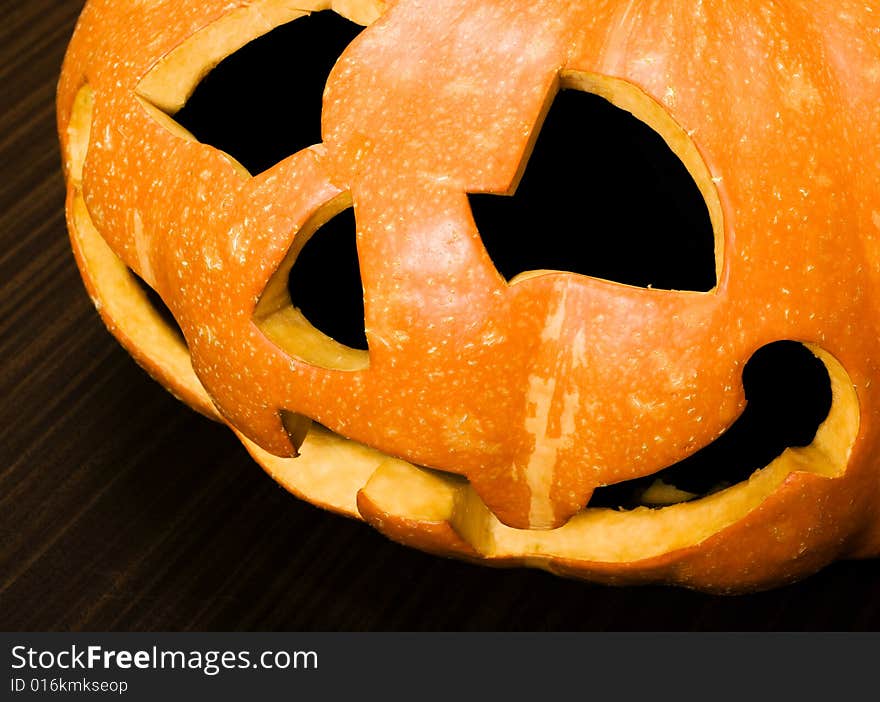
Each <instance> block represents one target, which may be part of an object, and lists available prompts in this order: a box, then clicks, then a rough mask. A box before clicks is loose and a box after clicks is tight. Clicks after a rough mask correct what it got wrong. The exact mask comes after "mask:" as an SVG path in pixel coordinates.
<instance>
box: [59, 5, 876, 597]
mask: <svg viewBox="0 0 880 702" xmlns="http://www.w3.org/2000/svg"><path fill="white" fill-rule="evenodd" d="M329 4H330V3H329V2H318V1H316V0H310V1H309V2H298V3H292V2H283V1H282V0H261V1H260V2H250V3H246V2H226V1H223V2H221V1H215V0H209V1H205V0H200V1H199V2H195V1H194V0H177V1H167V2H156V3H149V4H145V3H131V4H128V3H126V4H119V3H112V2H110V1H109V0H92V1H90V2H89V3H88V4H87V6H86V8H85V10H84V12H83V14H82V17H81V19H80V22H79V25H78V27H77V30H76V32H75V35H74V37H73V39H72V42H71V45H70V49H69V51H68V55H67V58H66V61H65V64H64V68H63V72H62V76H61V81H60V84H59V90H58V124H59V133H60V135H61V141H62V148H63V151H64V156H65V172H66V176H67V182H68V198H67V211H68V221H69V227H70V230H71V240H72V243H73V249H74V253H75V255H76V257H77V262H78V264H79V266H80V269H81V271H82V273H83V278H84V280H85V284H86V287H87V288H88V290H89V293H90V295H91V296H92V298H93V299H94V300H95V301H96V304H97V306H98V307H99V310H100V311H101V314H102V316H103V318H104V320H105V322H106V323H107V324H108V326H109V328H110V329H111V331H112V332H113V333H114V334H115V335H116V336H117V337H118V338H119V339H120V341H121V342H122V343H123V344H124V345H125V347H126V348H127V349H128V350H129V352H130V353H131V354H132V355H133V356H134V357H135V359H136V360H137V361H138V362H139V363H140V364H141V365H143V366H144V367H145V368H146V369H147V370H148V371H149V372H150V373H151V374H152V375H153V376H154V377H156V378H157V380H159V381H160V382H162V383H163V384H164V385H165V386H166V387H167V388H169V389H170V390H171V391H172V392H174V393H175V394H176V395H177V396H179V397H180V398H181V399H183V400H184V401H185V402H186V403H188V404H189V405H191V406H192V407H194V408H196V409H198V410H200V411H202V412H203V413H205V414H207V415H209V416H212V417H214V418H215V419H218V420H220V421H224V422H226V423H228V424H229V425H230V426H231V427H232V428H233V429H234V430H235V431H236V433H237V434H238V435H239V436H240V437H241V438H242V440H243V441H244V442H245V445H246V446H247V447H248V450H249V451H251V453H252V454H253V455H254V456H255V457H256V458H257V460H258V461H259V462H260V463H261V464H262V465H263V466H264V467H265V468H266V469H267V470H268V471H269V472H270V473H271V474H272V475H273V476H274V477H275V478H276V479H278V480H279V482H281V483H282V484H283V485H285V486H286V487H288V489H290V490H291V491H292V492H294V493H296V494H298V495H300V496H302V497H304V498H305V499H308V500H310V501H312V502H315V503H317V504H320V505H323V506H325V507H327V508H329V509H333V510H336V511H339V512H342V513H345V514H349V515H351V516H356V517H359V518H363V519H365V520H366V521H367V522H369V523H370V524H372V525H373V526H375V527H376V528H378V529H379V530H381V531H382V532H383V533H385V534H387V535H388V536H389V537H391V538H393V539H396V540H398V541H401V542H403V543H407V544H409V545H412V546H415V547H418V548H422V549H425V550H428V551H432V552H436V553H440V554H443V555H452V556H456V557H461V558H468V559H473V560H478V561H480V562H485V563H488V564H495V565H533V566H537V567H542V568H545V569H547V570H550V571H553V572H557V573H560V574H564V575H570V576H575V577H582V578H588V579H592V580H598V581H603V582H611V583H641V582H671V583H678V584H682V585H685V586H688V587H694V588H700V589H704V590H709V591H716V592H736V591H744V590H751V589H758V588H766V587H770V586H773V585H777V584H779V583H783V582H788V581H791V580H794V579H797V578H799V577H803V576H804V575H807V574H809V573H811V572H814V571H816V570H817V569H819V568H821V567H822V566H824V565H826V564H827V563H829V562H831V561H833V560H834V559H837V558H844V557H869V556H875V555H877V554H878V553H880V516H878V513H877V510H878V505H880V473H878V469H877V463H876V460H877V459H876V456H877V448H878V446H877V443H878V440H880V433H878V429H877V428H876V423H877V419H878V411H880V405H878V395H877V385H878V384H877V383H876V382H874V381H876V380H877V379H878V378H880V370H878V366H877V361H876V360H875V359H880V348H878V347H880V342H878V339H880V335H878V329H877V326H878V315H877V312H876V310H877V300H876V294H877V293H876V283H877V277H878V242H877V238H878V236H880V165H878V162H877V158H876V156H875V155H876V154H878V153H880V136H878V135H880V129H877V128H876V126H877V125H878V124H880V79H878V76H880V42H877V40H876V37H877V36H878V33H880V3H878V2H875V0H869V1H868V2H865V1H861V2H849V1H848V0H842V1H841V2H837V3H834V6H833V8H832V7H831V6H830V5H831V4H828V3H825V4H822V3H820V2H818V0H816V1H815V2H808V3H802V7H800V8H798V9H792V8H787V9H786V8H782V7H780V6H777V5H770V4H768V3H760V2H756V1H755V2H751V1H746V2H741V3H738V4H737V5H736V6H735V7H734V6H731V4H730V3H722V2H717V1H714V0H713V1H711V2H708V1H705V0H704V1H703V2H699V3H698V2H694V3H686V4H684V5H682V3H672V2H664V1H663V0H658V1H657V2H652V3H643V4H640V5H639V4H633V3H629V2H623V1H622V0H610V1H608V2H577V3H571V2H563V1H562V0H553V1H551V0H545V1H539V2H534V1H531V2H519V1H518V0H517V1H514V0H495V1H491V0H490V1H488V2H487V1H486V0H480V1H477V0H437V2H433V3H431V5H430V8H429V9H427V10H426V9H425V7H424V6H423V4H422V3H417V2H409V1H408V0H398V2H396V3H393V4H389V6H387V7H386V6H385V4H384V3H380V2H378V0H375V1H373V2H369V1H367V0H364V1H362V2H358V1H356V0H349V1H347V2H338V3H335V4H334V9H336V10H338V11H339V12H340V13H342V14H344V15H346V16H349V17H351V18H353V19H355V20H356V21H361V22H363V23H368V22H369V23H371V24H370V26H369V27H368V28H367V29H366V30H365V31H364V32H363V33H362V34H361V35H360V36H359V37H358V38H357V39H356V40H355V41H354V42H353V43H352V44H351V45H350V46H349V47H348V49H347V50H346V51H345V53H344V54H343V55H342V57H341V58H340V60H339V62H338V63H337V65H336V67H335V68H334V70H333V72H332V73H331V76H330V79H329V81H328V84H327V87H326V91H325V95H324V110H323V114H322V125H323V126H322V133H323V143H322V144H321V145H317V146H315V147H312V148H309V149H306V150H303V151H301V152H299V153H296V154H293V155H291V156H290V157H289V158H287V159H286V160H284V161H282V162H281V163H280V164H278V165H277V166H275V167H273V168H272V169H270V170H269V171H267V172H266V173H263V174H261V175H259V176H257V177H255V178H251V177H249V175H248V174H246V173H243V172H242V169H241V168H240V167H237V165H236V164H235V163H233V162H232V161H231V160H230V159H229V158H227V157H225V156H224V155H223V154H221V153H220V152H219V151H217V150H216V149H214V148H212V147H209V146H206V145H203V144H199V143H197V142H196V141H195V140H194V139H191V138H187V136H186V135H184V134H181V133H180V132H179V131H176V130H175V129H174V127H173V124H170V119H169V118H167V117H166V116H165V115H164V112H167V113H171V112H173V110H174V109H175V107H179V106H180V105H182V104H183V102H184V101H185V100H186V97H187V95H188V94H189V92H190V91H191V89H192V88H194V86H195V84H196V83H197V81H198V78H199V77H200V76H201V75H203V74H204V72H205V71H206V70H208V69H209V68H210V66H211V65H213V64H214V63H216V62H217V61H218V60H219V59H220V58H222V56H212V55H211V51H212V49H211V47H212V46H217V45H218V41H217V37H222V38H223V40H224V41H227V43H228V44H229V46H228V47H227V53H229V52H231V50H233V49H234V48H235V46H237V45H241V44H243V43H244V42H246V41H247V40H248V39H250V38H254V37H255V36H257V35H259V34H261V33H265V32H266V31H268V30H269V29H270V28H271V27H272V26H274V25H276V24H279V23H280V22H282V21H289V20H291V19H293V21H296V20H295V19H294V18H295V17H296V15H297V13H298V12H299V11H300V10H302V11H308V10H319V9H325V8H326V7H328V6H329ZM300 14H301V12H300ZM374 20H375V21H374ZM487 36H488V37H492V40H491V41H487V40H486V37H487ZM230 37H232V38H234V41H233V39H230ZM450 37H454V40H450ZM212 42H213V43H212ZM181 56H186V57H189V59H188V62H187V61H183V60H181V59H180V57H181ZM193 57H195V58H193ZM194 62H195V63H194ZM84 86H86V87H84ZM560 87H565V88H576V89H586V90H591V91H594V92H599V93H600V94H602V95H603V96H605V97H608V98H609V99H610V100H612V101H613V102H616V103H617V104H619V105H620V106H622V107H625V108H626V109H630V110H631V111H633V112H634V113H635V114H636V115H637V116H638V117H640V118H642V119H643V120H644V121H646V122H648V123H649V124H651V125H652V126H655V128H657V129H658V131H660V132H661V134H663V136H664V137H665V138H666V139H667V142H669V143H670V146H672V147H673V149H674V150H676V152H677V153H679V155H680V156H681V157H682V160H683V161H685V163H686V165H688V167H689V168H690V170H691V172H692V174H693V175H694V177H695V180H696V181H697V183H698V185H699V186H700V187H701V189H702V190H703V193H704V195H705V196H706V198H707V203H708V205H709V209H710V212H711V213H712V215H713V224H714V226H715V229H716V239H717V246H716V257H717V259H718V264H719V269H718V273H719V275H718V285H717V287H716V288H715V289H714V290H713V291H711V292H709V293H693V292H679V291H669V290H656V289H643V288H634V287H628V286H623V285H618V284H615V283H609V282H607V281H603V280H598V279H594V278H590V277H587V276H581V275H575V274H570V273H556V272H546V273H544V274H540V275H535V276H531V277H524V278H523V279H520V280H516V281H513V282H510V283H508V282H507V281H505V280H504V279H503V278H502V277H501V276H500V275H499V274H498V272H497V271H496V270H495V268H494V266H493V264H492V262H491V260H490V259H489V257H488V254H487V253H486V251H485V249H484V247H483V246H482V243H481V240H480V236H479V232H478V231H477V228H476V225H475V224H474V222H473V219H472V217H471V214H470V210H469V206H468V201H467V197H466V195H467V193H472V192H495V193H504V192H509V191H511V190H512V189H513V188H514V187H515V185H516V182H517V179H518V177H519V174H520V173H521V170H522V166H523V164H524V162H525V159H526V158H527V155H528V152H529V150H530V148H531V144H532V143H533V139H534V136H535V135H536V133H537V131H538V129H539V128H540V124H541V120H542V117H543V115H544V114H545V113H546V110H547V109H548V107H549V104H550V102H551V101H552V98H553V96H554V95H555V93H556V91H557V90H559V89H560ZM586 129H588V126H586V125H585V130H586ZM664 130H665V131H664ZM349 202H353V206H354V208H355V214H356V217H357V223H358V225H357V226H358V255H359V260H360V266H361V274H362V280H363V283H364V289H365V317H366V330H367V339H368V343H369V354H368V357H366V356H365V357H363V358H360V359H355V360H354V361H352V362H351V363H348V364H347V365H346V363H340V364H338V365H336V366H335V367H332V366H333V364H332V363H329V364H328V363H317V362H315V361H314V359H310V358H309V357H308V354H306V353H305V352H303V353H302V354H300V353H299V352H298V350H297V349H298V348H299V347H298V346H297V344H298V343H299V342H298V341H296V339H295V338H294V337H295V334H294V333H293V332H290V333H288V332H287V331H285V332H284V334H285V336H284V338H285V339H287V338H291V339H294V340H293V341H291V342H290V345H288V346H285V344H286V343H287V342H283V341H279V340H278V338H276V337H273V335H272V333H270V332H268V331H267V329H268V327H269V325H270V323H272V319H270V317H272V315H273V314H275V313H276V312H277V311H276V310H269V312H268V313H267V314H266V315H265V316H264V315H263V313H262V312H261V311H260V310H261V309H262V308H261V307H260V305H261V304H263V303H262V302H261V300H263V299H264V298H265V296H264V291H266V290H267V286H269V285H270V282H271V280H272V277H273V274H274V273H275V272H276V271H278V270H279V268H281V267H282V266H283V265H284V261H285V258H286V257H287V255H288V252H289V251H290V250H291V248H292V247H293V248H294V249H296V247H298V246H300V245H301V244H302V240H303V239H304V238H306V237H308V236H309V235H310V234H311V232H312V231H313V230H314V228H315V226H316V224H319V223H320V221H321V220H322V219H324V218H326V217H327V216H328V215H332V214H333V213H335V212H336V211H338V210H339V209H340V208H342V207H344V206H346V205H347V204H348V203H349ZM298 237H299V238H298ZM126 266H127V267H128V268H130V269H132V270H133V271H135V272H136V273H137V274H138V275H139V276H140V277H141V278H143V279H144V280H145V281H146V282H147V283H148V284H149V285H150V286H151V287H153V288H154V289H155V290H156V291H157V292H158V293H159V294H160V295H161V297H162V298H163V300H164V301H165V303H166V304H167V306H168V307H169V309H170V310H171V311H172V313H173V314H174V316H175V318H176V320H177V321H178V323H179V325H180V327H181V329H182V331H183V333H184V335H185V337H186V342H187V345H188V351H189V355H187V353H186V349H185V348H183V347H182V345H180V344H179V343H176V342H175V340H174V339H173V338H172V335H171V334H170V332H169V331H168V330H167V329H165V328H163V327H162V325H161V324H160V323H159V322H158V320H157V319H156V318H155V317H154V316H151V314H150V311H149V309H148V308H147V306H146V302H145V301H144V300H143V298H142V296H139V293H138V292H137V291H136V289H135V287H134V286H133V284H132V282H131V280H130V279H128V278H126V275H127V273H126V271H125V267H126ZM275 320H276V321H278V325H281V323H282V321H283V320H281V316H277V317H276V318H275ZM273 328H275V327H273ZM780 339H794V340H797V341H801V342H804V343H806V344H808V345H809V346H810V348H811V349H813V350H814V352H816V353H817V355H819V357H820V358H821V360H823V361H824V362H825V363H826V366H827V367H828V368H829V373H830V375H831V378H832V387H833V391H834V400H833V408H832V412H831V414H830V415H829V419H828V420H826V423H825V425H823V428H822V429H820V432H819V434H817V440H816V441H814V444H813V445H812V446H811V447H810V448H809V449H807V450H804V451H791V450H789V451H787V452H786V454H784V456H783V457H781V459H779V460H778V461H777V462H774V464H772V465H771V466H768V467H767V468H766V469H764V470H763V471H760V473H761V475H758V476H754V477H753V478H752V479H750V480H749V481H748V483H745V484H741V485H737V486H734V488H731V489H729V490H725V491H723V492H722V493H718V494H716V495H713V496H711V497H707V498H702V499H701V500H698V501H696V502H695V503H689V504H682V505H674V506H672V507H667V508H663V509H660V510H641V509H640V510H637V511H636V513H633V514H620V513H616V512H611V511H609V510H590V509H587V510H584V505H585V504H586V503H587V501H588V500H589V498H590V495H591V493H592V491H593V490H594V489H595V488H596V487H597V486H600V485H606V484H610V483H615V482H619V481H623V480H629V479H632V478H636V477H639V476H644V475H650V474H653V473H655V472H657V471H659V470H660V469H662V468H663V467H665V466H667V465H670V464H673V463H675V462H676V461H678V460H681V459H682V458H683V457H685V456H687V455H689V454H691V453H693V452H694V451H696V450H697V449H699V448H700V447H702V446H705V445H706V444H708V443H710V442H711V441H713V440H714V439H715V438H717V436H719V435H720V434H721V433H723V431H724V430H725V429H726V428H727V427H728V426H729V425H730V424H731V423H732V422H733V421H734V420H735V419H736V417H737V416H738V415H739V414H740V413H741V412H742V409H743V407H744V402H745V400H744V394H743V389H742V380H741V372H742V367H743V365H744V364H745V362H746V361H747V360H748V359H749V357H750V356H751V355H752V353H754V351H755V350H757V349H758V348H760V347H761V346H763V345H765V344H767V343H770V342H773V341H776V340H780ZM175 344H176V345H175ZM328 366H331V367H328ZM282 410H283V411H285V412H288V413H290V414H288V415H287V417H288V419H287V422H286V423H283V422H282V418H281V417H282V415H281V412H282ZM306 417H308V418H311V419H313V420H315V421H317V422H320V423H321V424H322V425H324V426H325V427H328V428H329V429H330V430H331V431H332V432H334V434H335V435H331V434H329V433H327V432H323V431H321V430H312V431H310V432H309V434H308V435H307V436H306V438H305V443H303V445H302V447H301V448H300V453H301V455H300V456H299V457H294V456H295V454H296V453H297V446H296V445H295V444H296V443H298V441H299V440H300V439H301V438H302V434H303V433H304V432H305V430H306V428H307V426H308V422H307V420H305V419H304V418H306ZM292 436H293V437H294V439H295V440H294V441H293V442H292V440H291V437H292ZM342 437H345V438H342ZM419 466H427V467H430V468H431V469H435V470H436V471H440V473H435V472H433V471H425V470H423V469H422V468H420V467H419ZM649 512H650V514H649ZM606 513H607V514H606Z"/></svg>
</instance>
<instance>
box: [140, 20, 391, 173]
mask: <svg viewBox="0 0 880 702" xmlns="http://www.w3.org/2000/svg"><path fill="white" fill-rule="evenodd" d="M369 5H370V3H365V7H367V6H369ZM255 7H256V6H251V7H250V8H245V9H243V10H241V11H239V12H238V13H231V14H230V16H228V17H226V18H223V19H221V20H218V21H217V22H216V23H215V24H214V25H209V26H208V27H207V28H205V29H203V30H202V31H201V32H199V33H197V34H195V35H193V36H192V37H191V38H190V39H189V40H187V42H185V43H184V44H183V45H181V47H179V48H178V49H176V50H175V51H173V52H172V53H171V54H169V55H168V56H167V57H166V58H165V59H163V60H162V61H161V62H160V63H159V64H158V65H157V66H156V68H154V69H153V70H152V71H151V72H150V73H149V74H147V76H146V77H145V78H144V79H143V80H142V81H141V83H140V85H139V86H138V90H137V92H138V95H139V96H140V97H141V99H142V100H143V101H144V103H145V104H146V107H147V108H148V109H151V108H152V109H151V112H152V113H153V116H154V117H155V118H156V119H157V121H159V122H160V123H161V124H163V126H165V127H166V128H168V129H169V130H171V131H172V132H174V133H175V134H177V135H178V136H184V137H187V138H194V139H196V140H198V141H199V142H201V143H203V144H207V145H209V146H213V147H215V148H217V149H219V150H220V151H222V152H224V153H226V154H228V155H229V156H231V157H232V158H233V159H235V160H236V161H237V162H238V163H240V164H241V165H242V166H244V168H245V169H247V171H248V172H249V173H250V174H252V175H256V174H259V173H261V172H263V171H265V170H267V169H269V168H271V167H272V166H273V165H275V164H276V163H278V162H279V161H281V160H283V159H285V158H287V157H288V156H290V155H291V154H294V153H296V152H297V151H300V150H302V149H304V148H306V147H308V146H311V145H313V144H317V143H319V142H320V141H321V106H322V97H323V93H324V86H325V84H326V82H327V77H328V75H329V74H330V71H331V69H332V68H333V66H334V64H335V63H336V61H337V60H338V58H339V56H340V55H341V54H342V52H343V51H344V50H345V49H346V47H347V46H348V45H349V44H350V43H351V42H352V40H353V39H354V38H355V37H356V36H357V35H358V34H359V33H360V32H361V30H362V29H363V26H362V25H361V24H358V23H356V22H354V21H352V20H350V19H347V18H346V17H343V16H342V15H340V14H338V13H336V12H334V11H332V10H327V11H322V12H315V13H312V14H303V11H301V10H296V11H293V10H289V11H286V14H285V15H284V16H283V17H282V18H280V19H279V22H284V23H281V24H279V26H276V27H275V28H274V29H272V30H271V31H269V32H268V33H265V34H262V35H261V36H257V37H256V38H252V36H253V34H254V29H253V27H254V26H256V25H258V24H259V23H258V22H257V21H256V19H255V18H254V17H253V16H252V15H253V13H254V12H256V9H254V8H255ZM374 9H375V12H372V13H366V10H365V16H364V17H357V18H356V19H358V21H363V22H364V23H367V22H369V21H371V20H372V19H374V15H375V16H378V13H379V9H378V4H377V7H376V8H374ZM279 12H280V10H279ZM258 19H259V18H258ZM275 19H277V18H275ZM291 20H292V21H291ZM262 22H263V26H265V19H263V20H262ZM248 33H250V34H251V37H250V38H251V41H249V42H248V41H246V40H245V41H244V43H243V40H242V36H243V35H244V36H246V35H247V34H248ZM215 64H216V65H215Z"/></svg>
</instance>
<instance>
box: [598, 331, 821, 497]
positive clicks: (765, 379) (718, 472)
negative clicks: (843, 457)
mask: <svg viewBox="0 0 880 702" xmlns="http://www.w3.org/2000/svg"><path fill="white" fill-rule="evenodd" d="M743 385H744V386H745V393H746V400H747V402H748V404H747V406H746V408H745V410H744V412H743V413H742V414H741V415H740V417H739V418H738V419H737V420H736V421H735V422H734V423H733V424H732V425H731V426H730V427H728V428H727V429H726V430H725V431H724V432H723V433H722V434H721V435H720V436H719V437H718V438H716V439H715V440H714V441H713V442H712V443H710V444H709V445H707V446H705V447H703V448H702V449H700V450H699V451H697V452H696V453H694V454H692V455H690V456H688V457H687V458H685V459H683V460H681V461H679V462H677V463H675V464H674V465H671V466H668V467H666V468H664V469H663V470H661V471H659V472H657V473H653V474H651V475H649V476H644V477H641V478H636V479H633V480H627V481H624V482H620V483H616V484H613V485H608V486H604V487H600V488H598V489H596V490H595V492H594V493H593V496H592V498H591V500H590V502H589V504H588V507H608V508H612V509H623V510H630V509H635V508H636V507H639V506H646V507H662V506H666V505H671V504H677V503H679V502H688V501H691V500H695V499H699V498H700V497H705V496H706V495H711V494H714V493H716V492H719V491H721V490H723V489H725V488H728V487H730V486H731V485H736V484H737V483H741V482H744V481H747V480H748V479H749V477H750V476H751V475H752V474H753V473H754V472H755V471H756V470H760V469H762V468H764V467H766V466H767V465H768V464H769V463H770V462H771V461H772V460H773V459H775V458H776V457H777V456H779V455H780V454H782V452H783V451H784V450H785V449H786V448H789V447H804V446H808V445H809V444H810V443H811V442H812V441H813V439H814V437H815V435H816V431H817V430H818V428H819V426H820V425H821V424H822V422H823V421H824V420H825V418H826V417H827V416H828V412H829V410H830V409H831V383H830V379H829V377H828V371H827V370H826V368H825V365H824V364H823V363H822V361H820V360H819V359H818V358H817V357H816V356H815V355H813V354H812V353H811V352H810V351H809V349H807V348H806V347H805V346H804V345H803V344H799V343H797V342H794V341H778V342H775V343H773V344H769V345H767V346H764V347H762V348H761V349H759V350H758V351H757V352H756V353H755V354H754V355H753V356H752V358H751V359H750V360H749V362H748V363H747V364H746V366H745V369H744V371H743Z"/></svg>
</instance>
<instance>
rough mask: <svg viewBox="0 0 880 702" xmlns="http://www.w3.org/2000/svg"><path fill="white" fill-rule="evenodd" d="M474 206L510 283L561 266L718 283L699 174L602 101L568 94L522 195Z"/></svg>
mask: <svg viewBox="0 0 880 702" xmlns="http://www.w3.org/2000/svg"><path fill="white" fill-rule="evenodd" d="M633 92H635V91H633ZM470 202H471V209H472V212H473V215H474V220H475V222H476V224H477V227H478V229H479V232H480V236H481V237H482V239H483V243H484V244H485V246H486V249H487V251H488V252H489V255H490V257H491V258H492V261H493V262H494V263H495V266H496V268H497V269H498V271H499V272H500V273H501V274H502V275H503V276H504V277H505V278H507V279H508V280H510V279H512V278H515V277H516V276H517V275H518V274H521V273H523V272H526V271H538V270H555V271H570V272H574V273H581V274H584V275H588V276H592V277H595V278H603V279H605V280H610V281H614V282H618V283H625V284H627V285H633V286H639V287H654V288H662V289H668V290H693V291H708V290H711V289H712V288H714V287H715V284H716V262H715V246H716V244H715V235H714V233H713V226H712V221H711V218H710V214H709V210H708V208H707V206H706V201H705V199H704V197H703V194H702V193H701V191H700V189H699V188H698V187H697V185H696V183H695V181H694V178H693V177H692V176H691V174H690V172H689V171H688V169H687V168H686V167H685V166H684V164H683V163H682V162H681V160H679V158H678V156H677V155H676V154H675V153H674V152H673V151H672V149H671V148H670V147H669V146H668V145H667V143H666V141H664V138H663V137H662V136H661V135H660V134H658V133H657V132H656V131H654V129H652V128H651V127H650V126H648V125H647V124H645V123H644V122H642V121H640V120H639V119H637V118H636V117H635V116H633V114H631V113H630V112H628V111H626V110H624V109H621V108H619V107H615V106H614V105H613V104H612V103H611V102H609V101H608V100H606V99H604V98H603V97H600V96H599V95H596V94H592V93H590V92H585V91H583V90H562V91H561V92H559V93H558V94H557V95H556V97H555V99H554V101H553V104H552V105H551V107H550V110H549V112H548V114H547V116H546V118H545V120H544V123H543V125H542V127H541V131H540V133H539V136H538V138H537V141H536V143H535V145H534V149H533V151H532V153H531V155H530V156H529V157H528V162H527V164H526V167H525V170H524V172H523V176H522V179H521V181H520V182H519V184H518V186H517V188H516V191H515V193H514V194H513V195H512V196H506V197H499V196H497V195H490V194H471V195H470Z"/></svg>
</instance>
